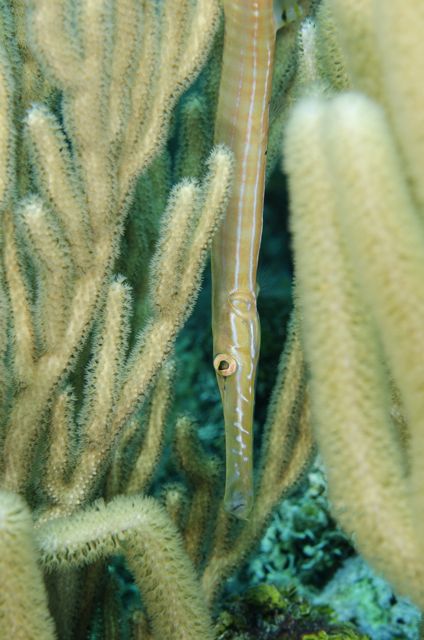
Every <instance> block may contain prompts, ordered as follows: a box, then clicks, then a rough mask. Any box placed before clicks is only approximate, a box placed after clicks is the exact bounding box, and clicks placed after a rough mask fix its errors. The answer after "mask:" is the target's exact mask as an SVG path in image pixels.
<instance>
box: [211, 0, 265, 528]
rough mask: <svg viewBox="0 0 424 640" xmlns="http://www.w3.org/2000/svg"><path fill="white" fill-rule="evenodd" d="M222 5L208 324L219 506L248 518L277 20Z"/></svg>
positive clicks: (247, 7) (261, 10)
mask: <svg viewBox="0 0 424 640" xmlns="http://www.w3.org/2000/svg"><path fill="white" fill-rule="evenodd" d="M223 4H224V14H225V39H224V55H223V65H222V76H221V85H220V93H219V102H218V111H217V119H216V129H215V140H216V142H223V143H225V144H227V145H228V146H229V147H230V148H231V149H232V151H233V152H234V155H235V160H236V170H235V181H234V186H233V192H232V197H231V200H230V203H229V206H228V209H227V212H226V217H225V221H224V223H223V225H222V227H221V229H220V230H219V232H218V234H217V235H216V237H215V239H214V243H213V249H212V279H213V300H212V305H213V308H212V329H213V338H214V357H215V359H214V365H215V369H216V372H217V380H218V385H219V388H220V392H221V398H222V403H223V410H224V421H225V436H226V488H225V498H224V500H225V507H226V509H227V510H228V511H230V512H231V513H233V514H234V515H236V516H237V517H239V518H246V517H247V515H248V513H249V511H250V509H251V507H252V503H253V479H252V476H253V471H252V423H253V406H254V386H255V375H256V366H257V362H258V356H259V344H260V329H259V318H258V314H257V310H256V294H257V290H256V289H257V287H256V271H257V264H258V253H259V245H260V240H261V234H262V212H263V198H264V173H265V156H266V145H267V138H268V106H269V100H270V92H271V80H272V63H273V54H274V43H275V32H276V22H275V19H274V11H273V1H272V0H256V1H253V0H239V1H237V0H224V3H223Z"/></svg>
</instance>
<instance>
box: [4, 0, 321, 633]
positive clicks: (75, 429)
mask: <svg viewBox="0 0 424 640" xmlns="http://www.w3.org/2000/svg"><path fill="white" fill-rule="evenodd" d="M220 20H221V12H220V6H219V4H218V2H216V1H212V0H182V1H181V2H173V1H168V0H166V1H163V2H159V1H151V0H145V1H140V0H119V2H118V1H116V0H81V2H70V1H67V0H57V1H55V2H51V1H50V0H30V1H29V2H24V1H23V0H10V1H6V0H5V1H4V2H1V3H0V93H1V100H0V132H1V135H0V157H1V162H0V204H1V220H0V225H1V265H2V268H1V273H0V310H1V313H0V359H1V367H0V377H1V385H0V422H1V435H0V486H1V492H0V574H1V585H0V636H1V637H5V638H6V637H13V638H16V639H24V638H25V639H27V638H40V639H43V640H48V639H49V638H54V637H60V638H63V639H67V638H69V639H71V638H82V637H91V638H96V637H97V638H98V637H101V638H117V637H123V638H126V637H143V638H150V637H155V638H160V639H165V638H166V639H171V640H172V639H183V638H184V639H187V640H188V639H190V638H192V639H193V640H194V639H197V638H199V639H200V638H202V639H207V638H212V637H213V630H212V625H211V619H210V614H209V611H208V605H209V604H211V603H212V602H213V599H214V597H215V595H216V593H217V591H218V588H219V586H220V584H221V583H222V580H223V578H225V577H226V576H227V575H228V574H229V572H230V571H231V570H233V569H234V567H235V566H236V565H237V564H238V563H239V562H240V560H241V559H242V558H243V557H244V555H245V554H246V553H247V551H248V550H249V549H250V547H251V545H252V543H253V542H254V541H255V540H256V539H257V537H258V535H259V534H260V532H261V530H262V529H263V526H264V523H265V522H266V520H267V518H268V515H269V513H270V510H271V509H272V508H273V506H274V505H275V504H276V503H277V502H278V500H279V499H280V497H281V494H282V493H283V491H284V490H285V489H286V488H287V487H290V486H291V484H292V483H293V482H295V481H296V480H297V478H298V476H299V473H300V472H301V471H302V470H303V469H304V467H305V464H306V462H307V460H308V459H309V458H310V456H311V452H312V450H313V447H312V438H311V434H310V430H309V428H308V425H309V420H308V415H309V405H308V403H307V401H306V400H305V397H306V396H305V384H304V369H303V359H302V354H301V350H300V346H299V341H298V337H297V331H296V330H295V323H292V329H291V330H290V332H289V333H290V338H289V340H288V345H287V348H286V350H285V353H284V354H283V357H282V359H281V364H280V370H279V375H278V377H277V381H276V386H275V391H274V395H273V398H272V401H271V405H270V410H269V415H268V421H267V424H266V426H265V436H264V443H263V447H262V450H261V452H260V455H259V456H258V461H257V474H256V475H257V482H256V487H255V494H256V498H255V505H254V507H253V510H252V514H251V517H250V518H249V520H248V521H247V522H245V523H243V526H239V525H238V524H237V523H234V521H233V519H232V517H231V515H230V514H228V513H226V512H225V511H224V509H223V506H222V491H221V487H222V479H221V477H220V468H219V465H218V464H217V462H216V461H215V460H214V459H211V458H209V457H208V456H207V455H206V454H205V453H204V452H203V451H201V449H200V447H199V446H198V443H197V440H196V435H195V431H194V429H193V425H192V424H191V421H190V420H189V419H188V418H181V419H180V420H179V421H178V423H177V425H176V428H175V436H174V450H175V458H178V460H179V464H180V468H181V475H182V477H183V479H182V480H181V482H179V483H177V484H175V485H174V486H168V487H167V488H166V490H165V493H164V497H163V501H162V504H161V502H160V501H159V499H158V498H156V497H155V498H154V497H151V496H150V497H147V496H146V494H147V492H148V490H149V483H150V480H151V477H152V474H153V472H154V471H155V470H156V469H157V466H158V461H159V458H160V455H161V452H162V447H163V443H164V432H165V417H166V410H167V407H168V405H169V398H170V395H171V389H172V385H173V364H172V358H170V355H171V352H172V347H173V343H174V340H175V337H176V334H177V332H178V330H179V329H180V327H181V326H182V324H183V323H184V321H185V319H186V317H187V315H188V313H189V312H190V309H191V307H192V305H193V302H194V299H195V296H196V293H197V290H198V287H199V279H200V273H201V270H202V267H203V265H204V262H205V259H206V256H207V251H208V247H209V245H210V242H211V238H212V235H213V233H214V231H215V229H216V228H217V225H218V224H219V221H220V219H221V216H222V214H223V211H224V208H225V204H226V202H227V199H228V195H229V192H230V187H231V176H232V172H233V158H232V154H231V152H230V151H229V150H228V149H226V148H225V147H223V146H217V147H214V148H211V149H209V150H208V154H207V155H208V157H207V158H206V159H205V158H204V157H202V158H201V165H202V168H201V170H200V171H199V167H198V166H196V171H198V172H199V173H198V174H197V175H196V179H192V178H190V177H189V175H190V173H189V172H188V173H187V171H186V169H187V167H189V166H190V161H189V159H188V158H187V156H188V155H189V154H190V152H193V153H196V150H195V145H194V144H193V143H191V142H190V140H189V139H188V138H187V140H185V145H186V146H184V145H183V147H182V149H180V150H179V158H178V163H177V164H179V166H178V167H177V168H174V174H175V175H178V174H179V175H180V176H184V177H183V179H182V180H179V181H174V185H173V187H172V188H171V189H170V188H169V187H170V184H171V183H172V171H173V168H172V167H171V166H170V162H169V156H168V152H167V150H166V146H165V143H166V140H167V136H168V133H169V131H170V128H171V125H172V115H173V114H172V110H173V107H174V106H175V104H176V101H177V99H178V98H179V97H180V96H181V94H182V93H183V91H184V89H185V88H187V87H188V85H189V84H190V83H191V82H192V81H193V80H194V78H195V77H196V75H197V74H198V72H199V70H200V68H201V66H202V64H203V63H204V62H205V60H206V56H207V55H208V51H209V50H210V47H211V45H212V41H213V37H214V34H215V32H216V30H217V28H218V25H219V24H220ZM293 34H294V29H292V31H291V35H290V42H291V43H292V44H293V42H294V39H293ZM277 48H278V47H277ZM214 55H215V54H214V53H212V57H213V56H214ZM218 67H219V63H218ZM218 67H217V68H218ZM277 67H278V65H277ZM280 71H281V66H280ZM283 75H284V69H283V70H282V71H281V73H280V75H279V74H278V72H277V74H276V78H277V80H278V78H280V80H281V78H282V76H283ZM291 75H293V74H291ZM211 77H212V76H211ZM281 86H282V87H284V90H285V87H286V85H285V84H284V82H281ZM282 91H283V89H282ZM192 100H193V97H192ZM192 103H193V102H192ZM187 104H188V102H187ZM188 111H189V110H188ZM188 111H187V110H186V111H185V113H186V114H187V113H188ZM182 113H183V114H184V109H183V110H182ZM183 117H184V116H183ZM191 166H193V163H191ZM275 452H278V455H275ZM280 452H282V454H281V455H280ZM230 539H231V541H232V542H231V546H230V545H229V544H228V541H229V540H230ZM116 554H119V555H122V556H124V557H125V560H126V562H127V566H128V568H129V570H130V571H131V572H132V574H133V576H134V579H135V581H136V583H137V585H138V587H139V590H140V593H141V600H142V605H141V606H139V607H138V609H137V611H133V612H130V614H125V612H124V605H123V603H120V602H119V601H118V598H117V596H116V588H115V587H116V585H115V584H114V582H113V576H111V573H110V571H109V570H108V565H107V559H108V558H109V557H110V556H111V555H116Z"/></svg>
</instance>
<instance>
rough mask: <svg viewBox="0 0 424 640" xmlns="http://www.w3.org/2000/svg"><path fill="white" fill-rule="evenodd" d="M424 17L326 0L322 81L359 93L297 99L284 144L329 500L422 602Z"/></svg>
mask: <svg viewBox="0 0 424 640" xmlns="http://www.w3.org/2000/svg"><path fill="white" fill-rule="evenodd" d="M423 28H424V7H423V5H422V3H421V2H419V1H418V0H417V1H416V2H409V3H407V4H405V3H402V2H400V1H399V0H393V2H384V0H382V1H378V2H375V1H374V2H371V1H370V0H360V1H359V2H358V1H356V0H354V1H353V0H352V2H346V1H345V0H328V1H325V2H324V3H323V4H322V5H321V9H320V11H319V12H318V29H317V32H318V34H320V33H328V34H330V36H331V37H330V40H329V42H328V43H327V44H326V43H323V41H322V39H321V40H320V38H319V37H318V38H317V40H316V43H317V45H316V52H315V55H316V59H317V62H318V64H317V68H320V69H321V71H322V72H324V74H325V61H326V60H327V59H328V55H329V51H330V52H331V54H332V59H333V64H332V66H331V72H330V75H329V78H330V83H329V82H328V78H326V77H324V82H323V83H321V86H324V87H325V90H326V91H327V92H328V85H329V84H331V79H332V78H335V79H336V83H335V84H336V87H335V88H336V89H339V88H340V80H341V79H342V78H343V77H346V78H347V79H348V83H349V86H350V87H351V89H353V90H354V91H352V92H350V93H348V92H346V93H342V94H340V95H337V96H335V97H334V96H331V95H330V96H329V97H327V98H324V97H322V96H319V95H318V96H317V95H315V97H309V98H306V99H305V100H304V101H302V102H301V103H300V104H299V105H298V106H297V107H296V108H295V109H294V112H293V115H292V117H291V119H290V122H289V124H288V129H287V135H286V139H285V148H284V149H285V156H286V158H285V167H286V169H287V172H288V174H289V187H290V194H291V206H292V223H291V224H292V230H293V234H294V250H295V263H296V281H297V292H298V300H299V311H300V317H301V342H302V347H303V348H304V351H305V357H306V361H307V365H308V367H309V369H310V377H311V380H310V391H311V404H312V415H313V420H314V424H315V428H316V435H317V439H318V445H319V447H320V450H321V452H322V455H323V458H324V462H325V464H326V468H327V472H328V479H329V488H330V499H331V502H332V505H333V509H334V513H335V515H336V517H337V518H338V520H339V522H340V523H341V525H342V526H343V527H344V528H345V530H346V531H347V532H348V533H349V534H351V535H353V536H354V542H355V545H356V546H357V548H358V550H359V552H361V553H362V554H363V555H364V557H365V558H366V559H367V560H368V561H369V562H370V563H371V564H372V565H373V566H374V567H375V568H376V569H377V570H378V571H379V572H381V573H382V574H384V575H385V576H386V577H387V578H388V580H389V581H391V582H392V584H393V586H394V587H395V588H396V589H397V590H398V591H399V592H400V593H402V594H406V595H408V596H409V597H411V599H412V600H413V601H414V602H415V603H416V604H417V605H418V606H419V607H421V608H423V607H424V563H423V557H424V556H423V535H422V534H423V526H424V491H423V486H424V477H423V474H424V466H423V457H424V429H423V420H424V396H423V389H424V360H423V357H422V354H423V349H424V329H423V317H424V287H423V282H424V227H423V214H424V208H423V205H424V196H423V184H424V175H423V166H424V163H423V160H424V118H423V105H424V84H423V83H422V82H421V81H420V80H418V78H417V75H416V74H417V70H418V69H419V68H421V62H422V60H423V59H424V44H423V40H422V37H421V34H422V30H423ZM335 59H337V63H336V62H335V61H334V60H335ZM342 69H344V72H342V71H341V70H342ZM319 84H320V82H319V78H317V84H316V86H315V90H314V91H315V94H317V93H318V94H319V92H320V88H319ZM342 84H344V82H342ZM399 413H400V415H401V416H402V419H401V420H399V419H398V418H396V415H398V414H399Z"/></svg>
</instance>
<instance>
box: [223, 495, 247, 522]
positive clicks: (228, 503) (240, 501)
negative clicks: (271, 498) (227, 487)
mask: <svg viewBox="0 0 424 640" xmlns="http://www.w3.org/2000/svg"><path fill="white" fill-rule="evenodd" d="M226 493H227V492H226ZM252 506H253V493H252V492H250V493H249V494H245V493H242V492H241V491H237V490H236V491H233V492H231V495H230V496H225V498H224V507H225V511H227V512H228V513H231V515H233V516H235V517H236V518H238V519H239V520H247V519H248V518H249V514H250V512H251V510H252Z"/></svg>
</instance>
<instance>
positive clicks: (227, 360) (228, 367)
mask: <svg viewBox="0 0 424 640" xmlns="http://www.w3.org/2000/svg"><path fill="white" fill-rule="evenodd" d="M213 366H214V369H215V371H216V373H217V374H218V375H219V376H222V377H223V378H228V376H231V375H232V374H233V373H234V372H235V371H236V369H237V361H236V359H235V358H233V356H231V355H230V354H228V353H218V355H217V356H215V358H214V360H213Z"/></svg>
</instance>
